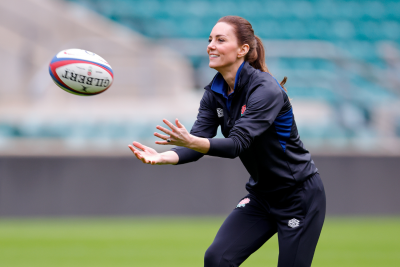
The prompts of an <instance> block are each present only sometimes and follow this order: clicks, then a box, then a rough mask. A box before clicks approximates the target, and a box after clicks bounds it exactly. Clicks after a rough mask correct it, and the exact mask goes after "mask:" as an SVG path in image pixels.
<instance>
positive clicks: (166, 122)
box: [163, 119, 178, 132]
mask: <svg viewBox="0 0 400 267" xmlns="http://www.w3.org/2000/svg"><path fill="white" fill-rule="evenodd" d="M163 122H164V123H165V124H166V125H168V127H169V128H171V129H172V131H175V132H177V131H178V128H176V126H175V125H173V124H172V123H170V122H169V121H168V120H166V119H163Z"/></svg>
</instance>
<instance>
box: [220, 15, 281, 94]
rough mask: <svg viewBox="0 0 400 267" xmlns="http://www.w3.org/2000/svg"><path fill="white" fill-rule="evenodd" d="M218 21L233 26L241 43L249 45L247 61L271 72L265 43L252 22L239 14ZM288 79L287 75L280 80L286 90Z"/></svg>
mask: <svg viewBox="0 0 400 267" xmlns="http://www.w3.org/2000/svg"><path fill="white" fill-rule="evenodd" d="M218 22H225V23H228V24H230V25H231V26H233V28H234V30H235V34H236V38H237V39H238V42H239V45H244V44H248V45H249V47H250V48H249V52H248V53H247V54H246V56H245V58H244V60H245V61H247V62H249V64H250V65H251V66H252V67H253V68H255V69H258V70H261V71H264V72H268V73H270V72H269V70H268V67H267V64H266V63H265V50H264V46H263V43H262V41H261V39H260V38H259V37H258V36H256V35H254V30H253V27H252V26H251V24H250V22H248V21H247V20H246V19H244V18H242V17H238V16H225V17H222V18H220V19H219V20H218ZM270 74H271V73H270ZM286 81H287V77H286V76H285V77H284V78H283V80H282V81H281V82H280V85H281V86H282V87H283V89H285V91H286V88H285V87H284V85H285V83H286Z"/></svg>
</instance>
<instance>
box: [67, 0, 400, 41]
mask: <svg viewBox="0 0 400 267" xmlns="http://www.w3.org/2000/svg"><path fill="white" fill-rule="evenodd" d="M70 1H74V2H78V3H81V4H84V5H85V6H87V7H90V8H91V9H94V10H96V11H97V12H99V13H100V14H102V15H105V16H107V17H109V18H112V19H114V20H116V21H118V22H121V23H123V24H125V25H127V26H129V27H131V28H132V29H134V30H136V31H139V32H141V33H142V34H144V35H147V36H149V37H153V38H165V37H170V38H171V37H172V38H174V37H179V38H202V37H205V38H206V37H207V36H208V34H209V32H210V29H211V28H212V26H213V25H214V23H215V22H216V21H217V20H218V18H220V17H221V16H225V15H239V16H243V17H246V18H248V19H249V21H250V22H251V23H252V24H253V27H254V29H255V30H256V32H257V33H258V35H260V37H261V38H275V39H277V38H287V39H353V38H355V39H362V40H370V39H375V40H381V39H399V38H400V12H399V10H400V2H399V1H368V2H363V3H361V1H225V0H218V1H174V0H172V1H166V0H150V1H127V0H115V1H108V0H70Z"/></svg>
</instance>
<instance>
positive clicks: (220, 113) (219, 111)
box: [217, 108, 224, 118]
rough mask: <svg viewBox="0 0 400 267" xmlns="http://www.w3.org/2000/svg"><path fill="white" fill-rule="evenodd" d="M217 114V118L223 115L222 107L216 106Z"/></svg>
mask: <svg viewBox="0 0 400 267" xmlns="http://www.w3.org/2000/svg"><path fill="white" fill-rule="evenodd" d="M217 114H218V118H221V117H223V116H224V110H223V109H222V108H217Z"/></svg>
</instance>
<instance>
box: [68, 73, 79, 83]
mask: <svg viewBox="0 0 400 267" xmlns="http://www.w3.org/2000/svg"><path fill="white" fill-rule="evenodd" d="M76 77H78V74H76V73H71V77H69V79H70V80H71V81H74V82H76Z"/></svg>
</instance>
